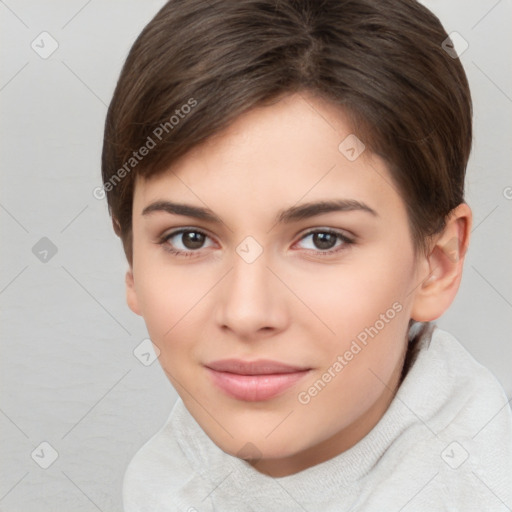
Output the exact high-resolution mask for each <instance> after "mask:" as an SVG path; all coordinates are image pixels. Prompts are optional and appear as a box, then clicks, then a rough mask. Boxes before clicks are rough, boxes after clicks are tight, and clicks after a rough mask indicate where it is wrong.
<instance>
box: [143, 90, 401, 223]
mask: <svg viewBox="0 0 512 512" xmlns="http://www.w3.org/2000/svg"><path fill="white" fill-rule="evenodd" d="M363 144H364V141H361V140H359V139H358V138H356V136H355V134H353V133H352V129H351V126H350V124H349V123H348V121H347V118H346V116H344V115H343V112H342V111H341V110H340V109H339V108H337V107H335V106H333V105H331V104H330V103H327V102H326V101H323V100H321V99H319V98H317V97H313V96H309V95H307V94H304V93H300V94H298V93H297V94H294V95H291V96H286V97H284V98H282V99H280V100H279V101H277V102H275V103H273V104H271V105H268V106H264V107H258V108H255V109H252V110H250V111H248V112H246V113H244V114H242V115H241V116H240V117H239V118H238V119H237V120H236V121H235V122H234V123H232V124H231V125H230V126H229V127H228V128H227V129H226V130H224V131H223V132H220V133H218V134H216V135H215V136H214V137H212V138H210V139H209V140H208V141H206V142H205V143H203V144H201V145H199V146H196V147H195V148H193V149H192V150H191V151H189V152H188V153H187V154H186V155H184V156H183V157H182V158H180V159H179V160H178V161H176V162H175V163H174V164H173V165H172V167H171V168H170V169H168V170H165V171H163V172H162V173H160V174H158V175H156V176H153V177H151V178H150V179H142V178H140V177H138V178H137V181H136V187H135V198H134V208H135V209H136V211H135V214H137V213H141V212H142V210H143V208H144V207H145V206H147V204H149V203H150V202H155V201H158V200H165V199H167V200H171V199H172V200H174V201H178V202H186V203H190V204H194V205H198V206H207V207H209V208H210V209H212V210H215V211H218V212H219V213H220V212H222V211H227V210H229V213H230V215H232V214H233V212H236V213H237V214H238V215H244V214H247V215H258V216H261V215H264V214H266V213H268V214H269V215H274V214H275V212H276V211H277V210H279V209H281V208H283V207H285V206H291V205H293V204H298V203H304V202H310V201H317V200H324V199H338V198H344V199H352V200H357V201H361V202H364V203H366V204H370V203H371V207H372V208H373V209H375V210H386V209H394V210H400V213H402V214H405V209H404V204H403V201H402V200H401V198H400V196H399V194H398V192H397V190H396V187H395V186H394V184H393V181H392V178H391V176H390V174H389V171H388V169H387V167H386V165H385V163H384V162H383V161H382V160H381V159H379V158H378V157H377V156H376V155H372V154H371V153H370V152H369V151H368V150H366V149H364V146H363ZM361 151H362V152H361ZM360 152H361V153H360ZM359 153H360V155H359V157H357V155H358V154H359ZM354 156H355V157H357V158H354Z"/></svg>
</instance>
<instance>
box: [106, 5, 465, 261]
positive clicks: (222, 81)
mask: <svg viewBox="0 0 512 512" xmlns="http://www.w3.org/2000/svg"><path fill="white" fill-rule="evenodd" d="M447 37H448V35H447V34H446V32H445V30H444V29H443V27H442V25H441V23H440V22H439V20H438V19H437V17H436V16H434V15H433V14H432V13H431V12H430V11H429V10H428V9H427V8H425V7H424V6H422V5H421V4H420V3H418V2H416V1H414V0H171V1H169V2H168V3H166V4H165V5H164V6H163V7H162V9H161V10H160V11H159V12H158V13H157V15H156V16H155V17H154V18H153V19H152V20H151V22H150V23H149V24H148V25H147V26H146V27H145V28H144V30H143V31H142V33H141V34H140V35H139V37H138V38H137V40H136V41H135V43H134V45H133V47H132V48H131V50H130V52H129V55H128V57H127V59H126V62H125V64H124V67H123V69H122V72H121V75H120V78H119V81H118V83H117V86H116V89H115V92H114V96H113V99H112V102H111V104H110V106H109V109H108V114H107V119H106V124H105V135H104V144H103V154H102V175H103V182H104V188H105V191H106V193H107V200H108V205H109V211H110V213H111V215H112V220H113V223H114V229H115V231H116V233H117V234H118V235H119V236H120V237H121V239H122V241H123V246H124V250H125V253H126V256H127V258H128V261H129V262H130V263H131V262H132V202H133V192H134V183H135V178H136V176H137V175H139V176H143V177H150V176H152V175H155V174H157V173H160V172H163V171H165V170H166V169H168V168H169V167H170V165H171V164H172V163H173V162H175V161H176V160H177V159H178V157H180V156H182V155H184V154H185V153H187V151H189V150H190V149H192V148H193V147H194V146H196V145H198V144H200V143H201V142H203V141H205V140H206V139H208V138H209V137H211V136H212V135H214V134H216V133H218V132H219V131H221V130H222V129H223V128H226V127H228V126H229V125H230V124H231V123H232V122H233V121H234V120H235V119H236V118H237V117H238V116H239V115H240V114H242V113H243V112H245V111H247V110H248V109H251V108H253V107H256V106H260V105H262V104H266V103H268V102H270V101H273V100H275V99H276V98H278V97H280V96H282V95H285V94H291V93H294V92H299V91H306V90H307V91H310V92H313V93H314V94H316V95H319V96H321V97H322V98H324V99H327V100H328V101H329V102H331V103H332V104H333V105H337V106H339V107H341V108H342V109H343V111H344V112H345V113H346V114H347V115H348V117H349V119H350V120H351V121H352V124H353V128H354V133H357V135H358V137H359V138H361V139H362V140H363V141H364V143H365V145H366V146H367V148H368V149H369V150H370V151H372V152H374V153H375V154H378V155H379V156H381V157H382V158H384V160H385V161H386V162H387V164H388V166H389V170H390V173H391V175H392V177H393V180H394V182H395V184H396V186H397V188H398V191H399V192H400V195H401V197H402V199H403V200H404V202H405V204H406V206H407V211H408V217H409V223H410V227H411V233H412V237H413V241H414V246H415V248H416V249H418V248H423V249H425V248H426V240H427V239H428V237H429V236H431V235H433V234H435V233H437V232H439V231H440V230H442V229H443V228H444V225H445V220H446V218H447V216H448V214H449V213H450V211H451V210H452V209H453V208H455V207H456V206H457V205H459V204H460V203H461V202H463V201H464V178H465V171H466V165H467V161H468V158H469V154H470V150H471V141H472V105H471V96H470V92H469V86H468V82H467V79H466V75H465V73H464V69H463V67H462V64H461V63H460V61H459V59H458V58H452V56H451V55H450V54H449V53H447V52H445V50H444V49H443V47H442V43H443V41H445V40H446V38H447ZM185 106H188V107H187V108H185ZM159 130H160V131H159ZM155 132H156V133H157V134H159V135H160V138H158V137H156V135H155ZM156 139H158V140H156ZM150 140H151V141H152V143H153V144H150V143H149V141H150ZM340 142H341V141H340ZM143 146H145V147H146V149H148V148H149V146H151V148H149V150H148V151H144V154H145V156H143V157H140V158H137V159H135V156H134V151H136V152H137V151H138V150H139V148H141V149H142V147H143ZM137 155H138V153H137ZM139 156H140V155H138V157H139ZM128 162H130V165H128V164H127V163H128ZM139 162H140V163H139ZM131 164H133V165H131Z"/></svg>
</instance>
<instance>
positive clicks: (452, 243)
mask: <svg viewBox="0 0 512 512" xmlns="http://www.w3.org/2000/svg"><path fill="white" fill-rule="evenodd" d="M471 222H472V213H471V209H470V208H469V206H468V205H467V204H466V203H461V204H460V205H459V206H457V207H456V208H455V209H454V210H453V211H452V212H451V214H450V216H449V218H448V221H447V222H446V226H445V229H444V230H443V232H442V233H441V234H439V235H437V237H436V238H435V240H434V241H433V245H432V246H431V250H430V253H429V255H428V256H425V259H424V260H423V264H424V265H423V276H422V277H421V284H420V285H419V286H418V287H417V289H416V292H415V297H414V302H413V307H412V310H411V317H412V318H413V319H414V320H416V321H419V322H430V321H432V320H436V319H437V318H439V317H440V316H441V315H442V314H443V313H444V312H445V311H446V310H447V309H448V308H449V306H450V304H451V303H452V302H453V300H454V298H455V295H456V294H457V291H458V289H459V285H460V281H461V279H462V269H463V264H464V258H465V256H466V252H467V249H468V245H469V238H470V233H471ZM425 268H426V269H427V271H425Z"/></svg>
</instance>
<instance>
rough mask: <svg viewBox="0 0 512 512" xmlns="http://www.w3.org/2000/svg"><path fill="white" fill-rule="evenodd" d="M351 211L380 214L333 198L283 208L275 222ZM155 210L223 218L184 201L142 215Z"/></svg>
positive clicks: (153, 207)
mask: <svg viewBox="0 0 512 512" xmlns="http://www.w3.org/2000/svg"><path fill="white" fill-rule="evenodd" d="M350 211H362V212H366V213H370V214H371V215H373V216H374V217H378V216H379V215H378V213H377V212H376V211H375V210H374V209H373V208H370V207H369V206H368V205H367V204H365V203H363V202H361V201H356V200H355V199H333V200H325V201H316V202H310V203H304V204H301V205H298V206H292V207H290V208H287V209H285V210H281V211H279V212H278V213H277V215H276V219H275V222H276V223H280V224H289V223H292V222H297V221H300V220H304V219H308V218H310V217H315V216H316V215H322V214H325V213H331V212H350ZM153 212H166V213H170V214H172V215H183V216H185V217H194V218H196V219H200V220H205V221H209V222H214V223H222V219H220V217H218V216H217V215H216V214H215V213H213V212H212V211H211V210H210V209H208V208H203V207H200V206H193V205H190V204H184V203H173V202H171V201H156V202H154V203H152V204H150V205H149V206H146V208H144V210H143V211H142V215H148V214H150V213H153Z"/></svg>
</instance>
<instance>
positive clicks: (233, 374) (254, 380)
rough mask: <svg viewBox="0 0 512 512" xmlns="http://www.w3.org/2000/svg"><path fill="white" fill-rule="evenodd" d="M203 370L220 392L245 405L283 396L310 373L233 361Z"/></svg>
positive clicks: (271, 363)
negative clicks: (243, 402)
mask: <svg viewBox="0 0 512 512" xmlns="http://www.w3.org/2000/svg"><path fill="white" fill-rule="evenodd" d="M206 368H207V370H208V373H209V374H210V375H211V377H212V380H213V382H214V383H215V384H216V385H217V386H218V387H219V388H220V389H222V390H223V391H224V392H226V393H227V394H228V395H230V396H232V397H234V398H237V399H238V400H245V401H247V402H258V401H262V400H269V399H270V398H273V397H275V396H277V395H279V394H281V393H283V392H284V391H285V390H286V389H288V388H290V387H291V386H293V385H294V384H295V383H296V382H297V381H299V380H300V379H302V378H303V377H304V376H305V375H306V374H307V373H309V370H310V368H303V367H297V366H290V365H287V364H284V363H280V362H277V361H269V360H258V361H241V360H237V359H224V360H221V361H215V362H213V363H209V364H207V365H206Z"/></svg>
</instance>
